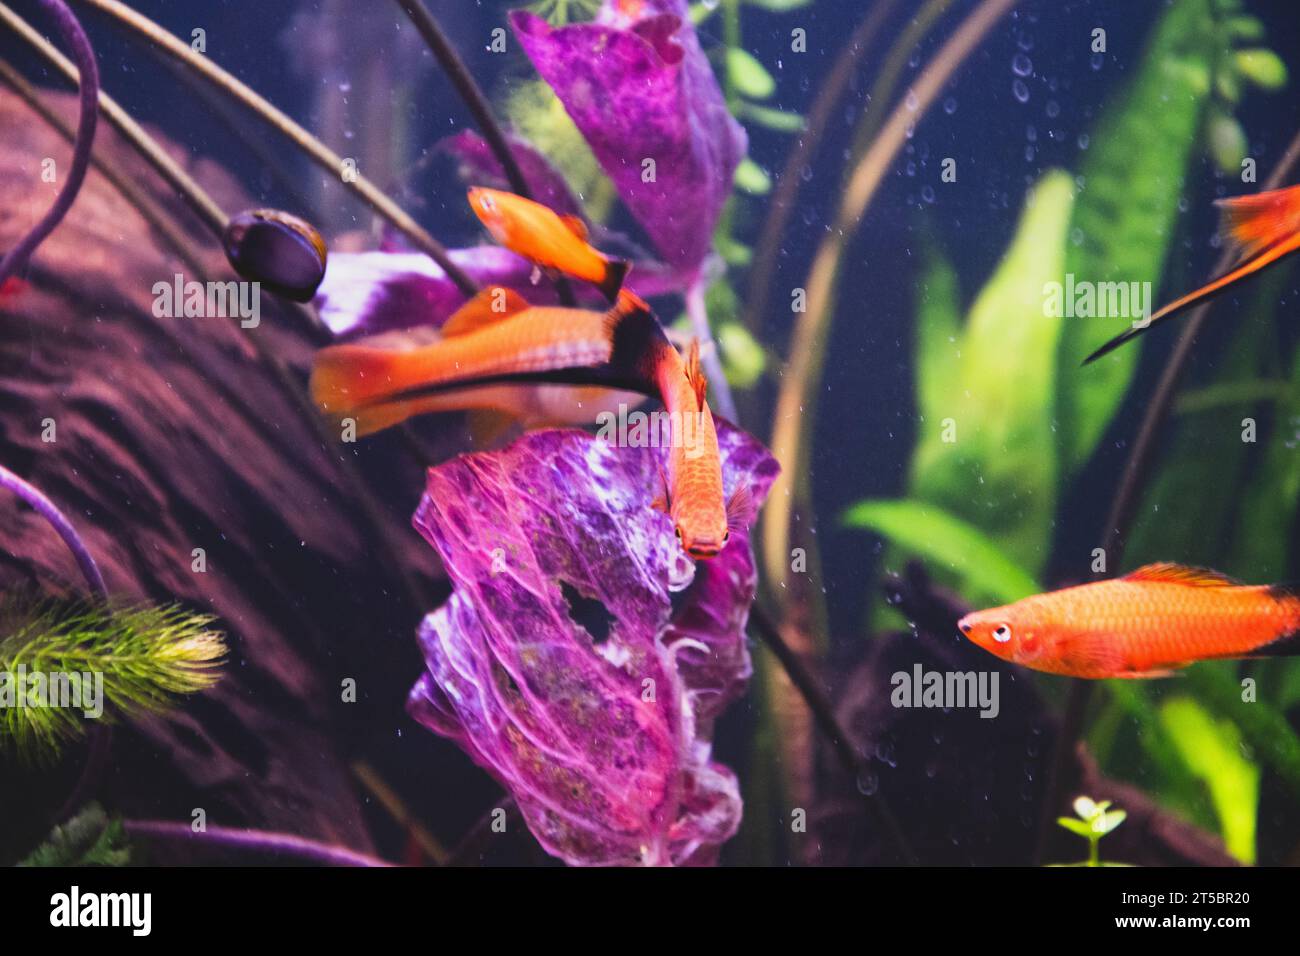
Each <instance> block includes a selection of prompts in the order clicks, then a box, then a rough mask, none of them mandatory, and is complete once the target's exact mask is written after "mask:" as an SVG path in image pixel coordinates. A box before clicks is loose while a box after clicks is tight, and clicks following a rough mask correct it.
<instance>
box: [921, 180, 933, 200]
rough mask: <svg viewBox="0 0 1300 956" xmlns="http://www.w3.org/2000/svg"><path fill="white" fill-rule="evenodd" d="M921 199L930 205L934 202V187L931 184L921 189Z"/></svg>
mask: <svg viewBox="0 0 1300 956" xmlns="http://www.w3.org/2000/svg"><path fill="white" fill-rule="evenodd" d="M921 198H922V199H924V200H925V201H926V202H928V203H932V202H934V187H933V186H931V185H930V184H929V183H926V185H924V186H922V187H921Z"/></svg>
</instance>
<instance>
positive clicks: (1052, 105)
mask: <svg viewBox="0 0 1300 956" xmlns="http://www.w3.org/2000/svg"><path fill="white" fill-rule="evenodd" d="M1060 115H1061V104H1060V103H1058V102H1056V100H1048V101H1047V116H1048V118H1049V119H1056V117H1058V116H1060Z"/></svg>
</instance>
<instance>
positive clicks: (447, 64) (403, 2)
mask: <svg viewBox="0 0 1300 956" xmlns="http://www.w3.org/2000/svg"><path fill="white" fill-rule="evenodd" d="M397 5H398V6H399V7H401V8H402V12H403V13H405V14H406V15H407V16H408V17H409V18H410V20H411V22H412V23H413V24H415V29H416V30H417V31H418V32H419V34H420V36H421V37H422V38H423V39H424V42H425V44H426V45H427V46H428V47H429V50H430V52H432V53H433V56H434V58H435V59H436V60H437V61H438V63H439V65H441V66H442V69H443V72H444V73H446V74H447V78H448V79H450V80H451V83H452V85H453V86H454V87H456V92H457V93H459V94H460V98H461V99H462V100H464V102H465V106H466V107H467V108H468V109H469V111H470V113H471V114H472V115H473V117H474V122H475V123H476V124H477V125H478V128H479V132H480V133H482V134H483V139H485V140H486V141H487V144H488V147H489V148H490V149H491V150H492V153H493V155H494V156H496V158H497V162H498V163H500V164H501V169H502V170H504V172H505V174H506V180H507V181H508V182H509V183H510V189H511V191H513V192H514V193H515V194H516V195H519V196H523V197H524V198H525V199H532V198H533V193H532V190H531V189H529V188H528V180H527V179H526V178H525V177H524V171H523V170H522V169H521V168H520V167H519V162H518V160H516V159H515V154H514V152H513V151H512V150H511V149H510V144H509V143H508V142H507V141H506V137H505V134H504V133H502V132H501V126H500V124H498V123H497V121H496V117H495V116H494V115H493V114H492V106H491V104H490V103H488V99H487V97H486V96H484V95H483V90H482V89H480V88H479V85H478V83H476V82H475V81H474V75H473V74H472V73H470V71H469V68H468V67H467V66H466V65H465V61H464V60H462V59H461V58H460V54H459V53H457V52H456V47H455V46H453V45H452V43H451V41H450V40H448V39H447V34H445V33H443V32H442V27H441V26H439V25H438V21H437V20H436V19H435V18H434V16H433V14H431V13H430V12H429V10H428V8H427V7H426V6H425V5H424V4H423V3H421V2H420V0H397ZM555 288H556V291H557V292H558V293H559V296H560V302H561V304H562V305H566V306H572V305H575V304H576V303H577V300H576V299H575V298H574V296H573V288H572V287H571V286H570V285H569V280H568V279H566V278H565V277H564V276H562V275H557V276H556V277H555Z"/></svg>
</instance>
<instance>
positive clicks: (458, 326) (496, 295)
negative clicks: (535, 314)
mask: <svg viewBox="0 0 1300 956" xmlns="http://www.w3.org/2000/svg"><path fill="white" fill-rule="evenodd" d="M527 308H528V303H527V301H525V299H524V297H523V296H522V295H520V294H519V293H518V292H516V291H515V290H514V289H507V288H506V287H505V286H502V285H494V286H488V287H487V288H486V289H484V290H483V291H482V292H480V293H479V294H478V295H476V296H474V298H472V299H470V300H469V301H468V302H466V303H465V304H464V305H462V306H461V307H460V308H459V309H457V310H456V311H455V313H454V314H453V315H452V317H451V318H450V319H448V320H447V321H446V322H445V323H443V326H442V335H443V338H452V337H454V336H457V335H468V334H469V333H470V332H475V331H477V330H479V329H481V328H483V327H484V326H488V325H492V324H493V323H496V322H500V321H501V320H502V319H508V318H510V316H512V315H518V314H519V313H520V312H522V311H524V310H525V309H527Z"/></svg>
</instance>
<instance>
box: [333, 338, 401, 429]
mask: <svg viewBox="0 0 1300 956" xmlns="http://www.w3.org/2000/svg"><path fill="white" fill-rule="evenodd" d="M404 361H405V355H404V353H402V352H397V351H393V350H390V349H377V348H372V347H370V346H365V345H333V346H329V347H328V348H324V349H321V350H320V351H319V352H318V353H316V361H315V363H314V365H313V367H312V373H311V382H310V386H309V387H310V390H311V397H312V401H313V402H315V403H316V406H317V407H318V408H320V410H321V411H322V412H324V413H325V414H326V415H328V416H329V417H330V418H332V419H335V420H341V419H344V418H353V419H355V420H356V422H357V431H358V433H359V434H363V435H365V434H370V433H371V432H375V431H380V430H381V429H384V428H388V427H390V426H391V425H395V424H397V423H398V422H400V421H402V420H403V419H405V418H407V417H408V416H409V415H410V412H409V411H407V410H405V408H404V406H406V405H407V404H408V403H405V402H386V399H387V398H389V397H390V396H392V395H393V394H394V393H396V392H398V391H401V389H402V388H403V386H404V381H403V364H404Z"/></svg>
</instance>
